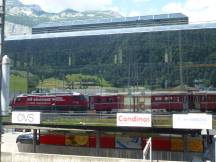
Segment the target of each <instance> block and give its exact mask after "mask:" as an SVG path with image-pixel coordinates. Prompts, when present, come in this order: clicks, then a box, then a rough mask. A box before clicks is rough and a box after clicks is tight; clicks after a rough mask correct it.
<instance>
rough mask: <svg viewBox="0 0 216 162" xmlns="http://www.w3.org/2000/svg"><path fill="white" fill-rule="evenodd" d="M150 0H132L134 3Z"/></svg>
mask: <svg viewBox="0 0 216 162" xmlns="http://www.w3.org/2000/svg"><path fill="white" fill-rule="evenodd" d="M148 1H150V0H133V2H134V3H143V2H148Z"/></svg>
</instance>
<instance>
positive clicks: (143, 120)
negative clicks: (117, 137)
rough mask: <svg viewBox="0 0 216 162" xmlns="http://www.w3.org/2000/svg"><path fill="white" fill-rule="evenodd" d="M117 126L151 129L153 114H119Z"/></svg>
mask: <svg viewBox="0 0 216 162" xmlns="http://www.w3.org/2000/svg"><path fill="white" fill-rule="evenodd" d="M116 119H117V126H129V127H151V125H152V124H151V123H152V122H151V114H138V113H117V118H116Z"/></svg>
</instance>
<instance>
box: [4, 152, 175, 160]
mask: <svg viewBox="0 0 216 162" xmlns="http://www.w3.org/2000/svg"><path fill="white" fill-rule="evenodd" d="M1 162H143V160H138V159H120V158H102V157H88V156H73V155H56V154H39V153H36V154H34V153H8V152H2V153H1ZM146 162H148V161H146ZM155 162H156V161H155ZM157 162H163V161H157ZM172 162H173V161H172Z"/></svg>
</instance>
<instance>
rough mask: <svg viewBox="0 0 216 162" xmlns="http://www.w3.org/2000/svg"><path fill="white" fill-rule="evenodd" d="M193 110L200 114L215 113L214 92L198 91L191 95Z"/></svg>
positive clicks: (215, 98)
mask: <svg viewBox="0 0 216 162" xmlns="http://www.w3.org/2000/svg"><path fill="white" fill-rule="evenodd" d="M193 100H194V101H193V102H194V109H195V110H199V111H201V112H205V111H212V112H215V111H216V91H199V92H194V93H193Z"/></svg>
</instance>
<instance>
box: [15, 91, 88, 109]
mask: <svg viewBox="0 0 216 162" xmlns="http://www.w3.org/2000/svg"><path fill="white" fill-rule="evenodd" d="M11 106H12V110H13V111H14V110H36V111H45V112H46V111H47V112H50V111H58V112H65V111H86V110H87V108H88V100H87V99H86V97H85V96H84V95H82V94H80V93H70V94H66V93H64V94H63V93H62V94H29V95H20V96H17V97H16V98H15V99H13V101H12V103H11Z"/></svg>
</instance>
